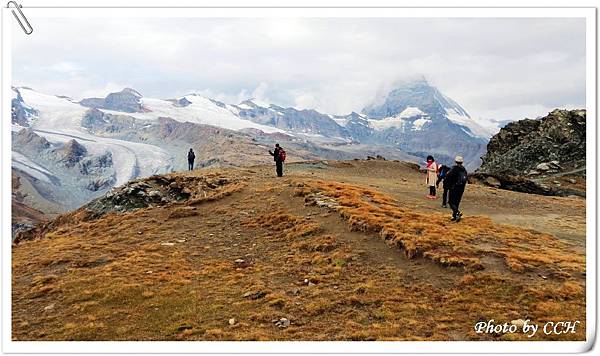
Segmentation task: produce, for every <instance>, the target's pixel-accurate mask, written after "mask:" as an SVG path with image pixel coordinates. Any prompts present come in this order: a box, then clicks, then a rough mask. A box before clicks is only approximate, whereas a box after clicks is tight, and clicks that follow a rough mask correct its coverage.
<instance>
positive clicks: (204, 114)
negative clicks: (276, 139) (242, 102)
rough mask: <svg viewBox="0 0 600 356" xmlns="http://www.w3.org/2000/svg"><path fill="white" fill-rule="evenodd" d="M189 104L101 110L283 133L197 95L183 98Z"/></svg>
mask: <svg viewBox="0 0 600 356" xmlns="http://www.w3.org/2000/svg"><path fill="white" fill-rule="evenodd" d="M185 98H186V99H187V100H189V101H190V102H191V104H189V105H187V106H185V107H177V106H174V105H172V103H171V102H169V101H167V100H162V99H152V98H142V99H141V101H142V105H143V106H144V108H146V109H148V110H150V111H149V112H143V113H122V112H117V111H113V110H102V111H104V112H106V113H112V114H120V115H128V116H131V117H134V118H136V119H141V120H157V119H158V118H159V117H170V118H171V119H173V120H175V121H179V122H186V121H187V122H192V123H196V124H204V125H211V126H217V127H222V128H226V129H230V130H236V131H239V130H242V129H247V128H254V129H258V130H261V131H263V132H266V133H274V132H284V131H283V130H280V129H278V128H275V127H271V126H267V125H261V124H257V123H255V122H252V121H250V120H245V119H242V118H240V117H238V116H237V115H236V114H235V113H234V112H232V111H231V110H229V109H228V108H227V107H221V106H219V105H217V104H215V103H214V102H213V101H211V100H210V99H208V98H205V97H202V96H198V95H188V96H185Z"/></svg>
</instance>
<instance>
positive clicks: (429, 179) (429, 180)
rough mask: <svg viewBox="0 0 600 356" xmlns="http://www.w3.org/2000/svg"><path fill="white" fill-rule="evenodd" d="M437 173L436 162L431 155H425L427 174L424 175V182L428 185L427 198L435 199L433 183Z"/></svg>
mask: <svg viewBox="0 0 600 356" xmlns="http://www.w3.org/2000/svg"><path fill="white" fill-rule="evenodd" d="M437 175H438V164H437V163H436V162H435V159H433V156H431V155H429V156H427V176H426V177H425V184H427V185H428V186H429V195H427V199H436V196H435V184H436V181H437Z"/></svg>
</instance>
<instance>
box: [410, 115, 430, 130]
mask: <svg viewBox="0 0 600 356" xmlns="http://www.w3.org/2000/svg"><path fill="white" fill-rule="evenodd" d="M429 122H431V120H429V119H424V118H420V119H416V120H415V121H413V126H412V130H413V131H421V130H423V125H425V124H427V123H429Z"/></svg>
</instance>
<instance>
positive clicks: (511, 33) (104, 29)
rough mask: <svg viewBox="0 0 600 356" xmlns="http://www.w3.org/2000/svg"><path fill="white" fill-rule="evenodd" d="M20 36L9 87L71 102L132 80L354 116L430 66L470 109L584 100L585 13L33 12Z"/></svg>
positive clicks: (505, 112)
mask: <svg viewBox="0 0 600 356" xmlns="http://www.w3.org/2000/svg"><path fill="white" fill-rule="evenodd" d="M15 26H17V25H16V24H15ZM13 33H14V35H13V36H14V37H13V38H14V42H13V84H14V85H17V86H21V85H24V86H30V87H32V88H34V89H36V90H39V91H42V92H47V93H50V94H57V95H58V94H60V95H67V96H70V97H72V98H74V99H81V98H83V97H92V96H101V97H104V96H106V94H108V93H109V92H113V91H118V90H120V89H122V88H123V87H132V88H134V89H136V90H138V91H139V92H141V93H142V94H143V95H144V96H148V97H158V98H173V97H177V96H181V95H184V94H188V93H191V92H196V93H200V94H205V95H207V96H209V97H213V98H215V99H218V100H222V101H225V102H228V103H239V102H240V101H242V100H244V99H247V98H249V97H256V98H258V99H260V100H263V101H267V102H271V103H274V104H278V105H281V106H294V107H297V108H314V109H317V110H319V111H322V112H326V113H331V114H347V113H349V112H351V111H353V110H354V111H360V110H361V109H362V108H363V107H364V106H365V105H366V104H368V103H370V102H371V101H373V100H374V99H375V98H376V97H377V96H380V95H382V94H384V93H385V92H386V91H387V90H389V89H390V88H391V87H393V83H394V82H398V81H401V80H405V79H406V78H411V77H416V76H419V75H424V76H425V77H426V78H427V79H428V81H429V82H431V83H432V84H433V85H435V86H437V87H438V88H439V89H440V90H441V91H442V92H443V93H444V94H446V95H448V96H450V97H451V98H453V99H454V100H456V101H457V102H458V103H459V104H461V105H462V106H463V107H464V108H465V109H466V110H467V111H468V112H469V113H470V114H471V116H472V117H474V118H477V117H484V118H487V119H496V120H504V119H520V118H523V117H526V116H528V117H536V116H540V115H544V114H546V113H547V112H548V111H551V110H552V109H553V108H557V107H569V108H570V107H584V106H585V19H556V18H554V19H552V18H548V19H532V18H521V19H499V18H498V19H490V18H487V19H486V18H481V19H467V18H454V19H440V18H438V19H435V18H406V19H402V18H400V19H392V18H390V19H376V18H366V19H340V18H338V19H335V18H331V19H327V18H320V19H318V18H313V19H309V18H305V19H289V18H281V19H268V18H248V19H232V18H229V19H226V18H221V19H200V18H197V19H194V18H188V19H110V20H108V19H98V18H95V19H57V18H54V19H52V18H48V19H39V18H38V19H36V21H35V31H34V33H33V35H31V36H25V35H24V34H23V33H22V31H21V30H20V29H19V28H18V27H16V28H15V30H14V31H13Z"/></svg>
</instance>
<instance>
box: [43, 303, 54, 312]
mask: <svg viewBox="0 0 600 356" xmlns="http://www.w3.org/2000/svg"><path fill="white" fill-rule="evenodd" d="M53 309H54V303H52V304H50V305H46V306H45V307H44V311H51V310H53Z"/></svg>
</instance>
